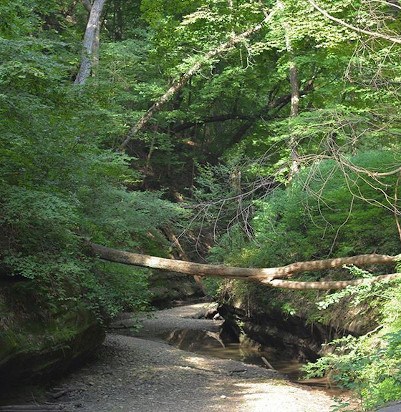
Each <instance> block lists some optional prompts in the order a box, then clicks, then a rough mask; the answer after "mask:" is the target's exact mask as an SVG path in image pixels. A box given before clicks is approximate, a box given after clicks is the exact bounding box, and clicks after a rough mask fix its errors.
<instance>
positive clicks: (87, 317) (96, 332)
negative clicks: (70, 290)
mask: <svg viewBox="0 0 401 412" xmlns="http://www.w3.org/2000/svg"><path fill="white" fill-rule="evenodd" d="M28 282H29V281H19V282H10V281H0V383H1V384H2V385H3V386H4V385H11V384H13V383H16V382H18V383H21V382H37V381H38V380H40V379H42V378H47V377H49V376H50V375H56V374H61V373H63V372H65V371H66V370H67V369H69V368H71V367H72V366H74V365H76V364H77V363H79V362H81V361H82V360H83V359H85V358H86V357H88V356H90V355H91V354H92V353H93V352H94V351H95V350H96V348H97V347H98V346H99V345H101V344H102V342H103V340H104V337H105V334H104V330H103V327H102V326H101V325H100V324H99V322H98V321H97V319H96V318H95V317H94V315H93V314H91V312H90V311H89V310H87V309H86V308H85V307H83V306H82V305H81V304H79V303H77V302H74V301H70V302H68V300H67V301H66V302H64V303H61V302H60V304H59V305H56V304H54V306H52V305H48V306H46V305H44V304H43V302H38V301H37V296H36V295H35V293H32V290H31V289H30V288H29V287H27V284H28ZM38 303H39V304H38Z"/></svg>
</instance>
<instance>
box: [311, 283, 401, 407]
mask: <svg viewBox="0 0 401 412" xmlns="http://www.w3.org/2000/svg"><path fill="white" fill-rule="evenodd" d="M349 293H352V295H353V299H354V302H359V303H360V302H366V303H367V304H369V305H371V306H377V307H378V308H379V310H378V312H377V313H378V319H376V321H377V322H378V323H379V324H380V326H379V327H377V328H376V329H374V330H373V331H371V332H369V333H367V334H366V335H363V336H361V337H352V336H348V337H344V338H341V339H337V340H334V341H332V342H330V344H328V349H330V348H331V351H330V352H331V353H329V354H328V355H325V356H324V357H322V358H320V359H319V360H318V361H317V362H316V363H313V364H308V365H307V366H306V367H305V368H304V369H305V372H306V376H308V377H311V376H323V375H325V374H329V376H330V378H331V379H333V380H334V381H336V382H338V383H339V384H340V385H341V386H343V387H345V388H348V389H352V390H354V391H355V392H356V393H357V394H358V395H359V396H360V398H361V400H362V404H363V408H364V410H371V409H372V408H377V407H378V406H381V405H383V404H385V403H387V402H389V401H393V400H397V399H399V398H400V397H401V389H400V388H401V368H400V364H401V331H400V326H401V312H400V308H399V305H398V302H399V299H400V297H401V285H400V282H399V281H392V282H389V283H387V284H386V283H384V284H380V285H376V286H375V287H372V288H371V289H370V290H369V291H367V290H366V289H362V290H358V289H354V290H352V291H349ZM326 302H327V301H326Z"/></svg>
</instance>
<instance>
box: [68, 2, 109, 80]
mask: <svg viewBox="0 0 401 412" xmlns="http://www.w3.org/2000/svg"><path fill="white" fill-rule="evenodd" d="M105 3H106V0H95V1H94V2H93V4H92V7H91V9H90V14H89V19H88V24H87V26H86V30H85V36H84V41H83V52H82V59H81V65H80V68H79V72H78V74H77V77H76V78H75V82H74V84H76V85H82V84H84V83H85V82H86V80H87V79H88V77H89V76H90V75H91V73H92V69H93V66H94V64H95V65H96V62H97V60H98V57H97V53H98V50H99V32H100V16H101V15H102V11H103V7H104V4H105ZM84 4H85V3H84Z"/></svg>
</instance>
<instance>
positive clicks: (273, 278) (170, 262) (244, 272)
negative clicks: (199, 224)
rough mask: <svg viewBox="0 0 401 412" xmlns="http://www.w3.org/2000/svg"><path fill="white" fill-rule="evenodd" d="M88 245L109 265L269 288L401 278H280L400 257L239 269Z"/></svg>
mask: <svg viewBox="0 0 401 412" xmlns="http://www.w3.org/2000/svg"><path fill="white" fill-rule="evenodd" d="M89 246H90V248H91V250H92V252H93V254H94V255H95V256H97V257H99V258H100V259H103V260H107V261H110V262H117V263H122V264H124V265H134V266H141V267H146V268H152V269H160V270H168V271H172V272H177V273H183V274H185V275H191V276H215V277H224V278H232V279H244V280H251V281H258V282H261V283H263V284H265V285H267V286H271V287H278V288H285V289H322V290H330V289H343V288H345V287H347V286H350V285H360V284H366V283H371V282H375V281H379V280H384V279H395V278H398V277H401V273H393V274H390V275H381V276H376V277H372V278H364V279H356V280H345V281H321V282H300V281H289V280H280V278H288V277H291V276H293V275H294V274H296V273H301V272H309V271H318V270H323V269H334V268H341V267H343V266H344V265H356V266H366V265H375V264H381V265H392V264H395V263H396V262H397V261H399V260H400V259H401V255H397V256H389V255H377V254H371V255H358V256H351V257H341V258H334V259H324V260H311V261H306V262H295V263H291V264H289V265H286V266H280V267H272V268H239V267H233V266H225V265H210V264H202V263H194V262H187V261H182V260H175V259H165V258H160V257H156V256H150V255H142V254H138V253H131V252H126V251H122V250H117V249H112V248H109V247H106V246H102V245H98V244H95V243H90V244H89Z"/></svg>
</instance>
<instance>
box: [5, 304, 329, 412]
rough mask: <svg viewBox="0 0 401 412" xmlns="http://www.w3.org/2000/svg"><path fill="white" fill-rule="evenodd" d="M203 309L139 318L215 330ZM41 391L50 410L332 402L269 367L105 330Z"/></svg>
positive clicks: (271, 407)
mask: <svg viewBox="0 0 401 412" xmlns="http://www.w3.org/2000/svg"><path fill="white" fill-rule="evenodd" d="M206 309H207V308H206V306H205V304H203V305H191V306H189V307H178V308H174V309H169V310H166V311H159V312H157V314H156V315H155V317H154V318H152V319H147V320H145V322H144V328H143V329H142V331H141V335H142V336H144V337H147V338H149V337H154V336H156V335H159V334H160V332H163V331H167V330H170V329H171V328H173V329H174V328H181V327H183V325H186V326H184V327H193V328H197V327H201V325H202V327H205V326H206V323H205V322H208V323H207V325H208V327H211V328H212V329H213V328H214V327H215V326H214V321H205V320H202V319H193V317H194V316H195V317H196V316H198V314H199V313H200V312H201V311H202V310H206ZM122 322H123V323H122V324H120V325H117V324H115V325H114V326H115V327H118V326H119V327H128V326H129V324H130V322H131V320H129V319H125V320H124V321H122ZM156 339H157V338H156ZM47 398H48V401H49V402H50V404H49V403H48V404H47V406H50V405H53V408H54V409H53V410H63V411H82V412H117V411H124V412H131V411H138V412H206V411H207V412H213V411H227V412H245V411H246V412H256V411H260V412H262V411H263V412H330V410H331V407H332V406H333V405H335V402H334V400H333V399H332V398H330V397H329V396H328V395H327V394H325V393H324V392H322V391H318V390H312V389H308V388H305V387H301V386H299V385H295V384H292V383H290V382H288V381H286V380H284V379H283V378H282V377H281V376H280V375H279V374H278V373H277V372H274V371H270V370H267V369H264V368H260V367H257V366H253V365H246V364H243V363H241V362H237V361H232V360H223V359H215V358H211V357H207V356H202V355H197V354H194V353H190V352H185V351H182V350H179V349H176V348H174V347H172V346H169V345H167V344H165V343H163V342H161V341H154V340H149V339H143V338H138V337H132V336H123V335H120V334H116V333H113V334H109V335H108V336H107V338H106V341H105V344H104V345H103V347H102V349H101V350H100V352H99V353H98V354H97V356H96V359H95V360H94V361H92V362H91V363H89V364H87V365H86V366H85V367H84V368H82V369H80V370H79V371H76V372H74V373H72V374H70V375H69V376H68V377H66V378H64V379H63V380H61V381H58V382H57V383H56V384H55V386H53V387H52V388H51V390H50V391H49V392H48V394H47ZM31 404H32V402H31ZM41 405H44V403H41ZM1 410H2V409H1V408H0V411H1ZM3 410H4V409H3ZM38 410H40V409H38Z"/></svg>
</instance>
